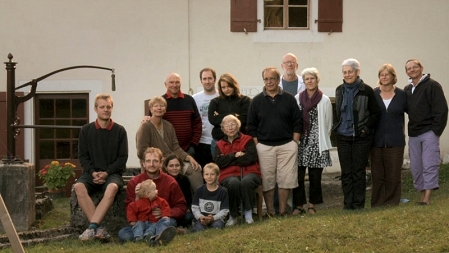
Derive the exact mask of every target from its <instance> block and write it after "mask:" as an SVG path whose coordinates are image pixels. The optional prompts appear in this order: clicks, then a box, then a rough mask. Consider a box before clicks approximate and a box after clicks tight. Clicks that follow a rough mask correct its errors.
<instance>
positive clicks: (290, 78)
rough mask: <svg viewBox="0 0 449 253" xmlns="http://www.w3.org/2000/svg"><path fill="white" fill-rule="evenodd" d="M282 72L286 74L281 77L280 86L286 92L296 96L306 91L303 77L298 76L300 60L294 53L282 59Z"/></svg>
mask: <svg viewBox="0 0 449 253" xmlns="http://www.w3.org/2000/svg"><path fill="white" fill-rule="evenodd" d="M281 67H282V70H284V74H283V75H282V76H281V81H280V82H279V86H280V87H281V88H282V89H283V90H284V91H286V92H288V93H290V94H292V95H293V96H295V95H296V94H299V93H300V92H301V91H303V90H305V89H306V86H305V85H304V82H303V80H302V77H301V76H299V75H298V74H296V71H297V70H298V58H296V56H295V55H294V54H292V53H288V54H286V55H284V57H282V64H281Z"/></svg>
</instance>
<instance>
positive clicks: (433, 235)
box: [5, 165, 449, 253]
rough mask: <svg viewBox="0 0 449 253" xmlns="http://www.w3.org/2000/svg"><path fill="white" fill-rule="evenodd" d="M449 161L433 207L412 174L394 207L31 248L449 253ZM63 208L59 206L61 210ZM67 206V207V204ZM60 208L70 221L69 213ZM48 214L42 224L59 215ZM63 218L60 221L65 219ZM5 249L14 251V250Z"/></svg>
mask: <svg viewBox="0 0 449 253" xmlns="http://www.w3.org/2000/svg"><path fill="white" fill-rule="evenodd" d="M448 180H449V165H443V166H442V167H441V171H440V190H438V191H436V192H435V193H434V195H433V197H432V204H431V205H429V206H418V205H416V203H417V202H418V201H419V193H418V192H416V191H415V190H414V189H413V185H412V179H411V176H410V175H406V176H405V177H404V183H403V196H402V198H407V199H410V202H409V203H402V204H401V205H399V206H397V207H390V208H375V209H371V208H366V209H364V210H361V211H343V210H341V208H334V209H319V210H318V213H317V214H316V215H314V216H310V215H308V216H306V217H303V218H299V217H287V218H279V219H270V220H266V221H263V222H256V223H254V224H252V225H239V226H235V227H231V228H226V229H224V230H207V231H205V232H202V233H196V234H187V235H183V236H177V237H175V239H174V240H173V241H172V242H171V243H170V244H169V245H167V246H165V247H159V248H149V247H148V246H147V245H145V244H134V243H127V244H119V243H118V241H117V239H114V240H113V242H112V243H107V244H101V243H99V242H90V243H81V242H80V241H78V240H77V239H71V240H66V241H64V242H52V243H48V244H41V245H36V246H33V247H28V248H26V251H27V252H108V253H113V252H195V253H200V252H449V240H448V239H447V236H448V235H449V219H448V218H449V210H448V206H449V183H448ZM59 208H62V209H64V207H58V208H57V209H59ZM65 208H67V209H68V207H65ZM56 212H58V213H59V212H61V215H62V216H64V215H66V216H65V219H66V220H68V212H65V211H64V212H62V211H59V210H56ZM49 216H50V217H48V216H47V217H46V218H45V221H44V222H43V224H42V226H44V225H46V224H45V223H47V221H48V222H50V221H49V220H51V219H55V216H53V215H49ZM62 216H59V218H56V219H62ZM5 252H12V250H11V249H7V250H5Z"/></svg>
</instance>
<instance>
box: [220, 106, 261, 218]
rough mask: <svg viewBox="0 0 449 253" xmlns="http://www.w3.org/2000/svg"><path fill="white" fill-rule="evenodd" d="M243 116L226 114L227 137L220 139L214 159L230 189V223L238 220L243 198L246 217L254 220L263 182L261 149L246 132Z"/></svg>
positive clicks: (224, 126)
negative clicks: (243, 130)
mask: <svg viewBox="0 0 449 253" xmlns="http://www.w3.org/2000/svg"><path fill="white" fill-rule="evenodd" d="M240 127H241V122H240V120H239V119H238V118H237V117H236V116H234V115H228V116H226V117H224V118H223V121H222V123H221V129H222V130H223V133H224V136H223V139H221V140H219V141H218V142H217V145H216V147H215V155H214V161H215V163H216V164H217V165H218V167H220V178H219V181H220V184H221V185H222V186H224V187H225V188H226V189H228V194H229V209H230V215H229V219H228V221H227V223H226V226H232V225H235V224H236V223H237V217H238V209H239V205H240V203H242V200H243V210H242V212H243V211H244V212H245V221H246V223H248V224H251V223H253V222H254V221H253V217H252V209H253V206H254V202H255V194H254V190H255V189H256V188H257V187H258V186H259V185H260V184H261V183H262V180H261V176H260V175H261V174H260V167H259V164H258V162H257V160H258V157H257V150H256V145H255V144H254V141H253V138H252V137H251V136H249V135H245V134H242V133H241V132H240V131H239V129H240Z"/></svg>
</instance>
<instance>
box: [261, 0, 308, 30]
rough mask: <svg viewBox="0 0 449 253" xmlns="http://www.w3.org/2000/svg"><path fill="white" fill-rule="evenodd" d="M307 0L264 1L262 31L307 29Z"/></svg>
mask: <svg viewBox="0 0 449 253" xmlns="http://www.w3.org/2000/svg"><path fill="white" fill-rule="evenodd" d="M309 9H310V8H309V0H264V29H265V30H286V29H309V28H310V20H309Z"/></svg>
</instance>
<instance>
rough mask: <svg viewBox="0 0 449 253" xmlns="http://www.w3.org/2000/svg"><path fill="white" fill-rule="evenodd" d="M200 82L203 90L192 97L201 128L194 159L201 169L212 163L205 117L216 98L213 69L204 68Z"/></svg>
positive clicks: (215, 75) (207, 124) (208, 126)
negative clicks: (198, 114)
mask: <svg viewBox="0 0 449 253" xmlns="http://www.w3.org/2000/svg"><path fill="white" fill-rule="evenodd" d="M200 80H201V84H202V85H203V90H202V91H200V92H198V93H196V94H195V95H193V99H195V102H196V106H197V107H198V111H199V112H200V115H201V121H202V123H203V126H202V127H203V128H202V132H201V139H200V143H199V145H198V147H197V150H196V154H195V157H197V161H198V163H199V164H200V165H201V167H204V165H206V164H208V163H210V162H212V152H211V142H212V134H211V132H212V128H213V127H214V126H213V125H212V124H210V122H209V119H208V117H207V111H208V109H209V103H210V101H211V100H212V99H213V98H215V97H218V91H217V89H216V88H215V82H216V80H217V74H216V72H215V70H214V69H211V68H204V69H202V70H201V71H200Z"/></svg>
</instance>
